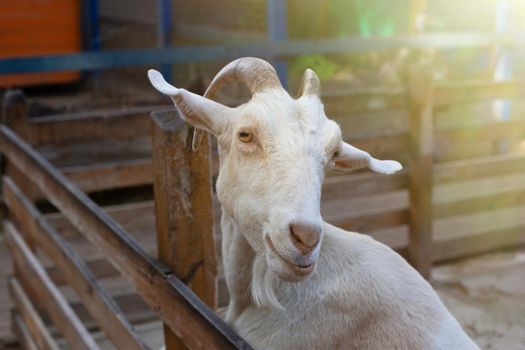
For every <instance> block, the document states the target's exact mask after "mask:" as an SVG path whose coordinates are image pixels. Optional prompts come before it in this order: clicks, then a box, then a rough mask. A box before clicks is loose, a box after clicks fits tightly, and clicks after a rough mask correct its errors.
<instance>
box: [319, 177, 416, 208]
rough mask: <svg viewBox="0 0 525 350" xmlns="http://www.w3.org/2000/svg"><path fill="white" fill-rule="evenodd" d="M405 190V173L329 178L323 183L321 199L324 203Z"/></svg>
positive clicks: (406, 179)
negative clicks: (343, 198)
mask: <svg viewBox="0 0 525 350" xmlns="http://www.w3.org/2000/svg"><path fill="white" fill-rule="evenodd" d="M405 188H408V176H407V172H406V171H401V172H399V173H396V174H393V175H389V176H384V175H382V174H376V173H371V172H366V173H362V174H348V175H339V176H329V177H327V178H326V179H325V181H324V183H323V191H322V196H321V198H322V199H323V201H325V200H331V199H334V198H341V197H356V196H362V195H372V194H377V193H382V192H390V191H397V190H401V189H405Z"/></svg>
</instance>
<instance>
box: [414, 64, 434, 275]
mask: <svg viewBox="0 0 525 350" xmlns="http://www.w3.org/2000/svg"><path fill="white" fill-rule="evenodd" d="M433 94H434V85H433V77H432V72H431V70H429V69H422V68H419V69H414V70H412V71H411V72H410V75H409V80H408V108H409V124H410V132H409V171H408V173H409V191H410V221H409V227H410V239H409V246H408V252H409V260H410V262H411V264H412V265H413V266H414V267H415V268H416V269H417V270H418V271H419V272H420V273H421V274H422V275H423V276H424V277H426V278H428V277H430V271H431V268H432V157H433V151H434V130H433V129H434V118H433V98H434V96H433Z"/></svg>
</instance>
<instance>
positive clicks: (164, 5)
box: [157, 0, 173, 81]
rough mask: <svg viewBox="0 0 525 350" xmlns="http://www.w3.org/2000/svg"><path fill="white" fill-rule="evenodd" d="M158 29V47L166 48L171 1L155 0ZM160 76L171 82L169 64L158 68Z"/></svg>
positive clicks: (169, 35)
mask: <svg viewBox="0 0 525 350" xmlns="http://www.w3.org/2000/svg"><path fill="white" fill-rule="evenodd" d="M157 14H158V27H157V33H158V38H159V47H161V48H166V47H170V45H171V32H172V21H171V0H157ZM160 70H161V72H162V74H163V75H164V76H165V77H166V79H167V80H168V81H172V80H173V76H172V75H173V72H172V68H171V64H163V65H161V66H160Z"/></svg>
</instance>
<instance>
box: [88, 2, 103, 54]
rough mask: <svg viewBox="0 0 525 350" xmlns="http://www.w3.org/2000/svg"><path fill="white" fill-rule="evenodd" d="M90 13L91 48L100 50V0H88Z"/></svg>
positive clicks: (91, 49)
mask: <svg viewBox="0 0 525 350" xmlns="http://www.w3.org/2000/svg"><path fill="white" fill-rule="evenodd" d="M88 13H89V50H90V51H94V52H98V51H100V28H99V3H98V0H88Z"/></svg>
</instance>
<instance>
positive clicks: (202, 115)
mask: <svg viewBox="0 0 525 350" xmlns="http://www.w3.org/2000/svg"><path fill="white" fill-rule="evenodd" d="M148 78H149V81H150V82H151V85H153V87H154V88H155V89H157V90H158V91H160V92H161V93H163V94H165V95H168V96H169V97H170V98H171V100H172V101H173V104H174V105H175V107H177V110H178V111H179V112H180V115H181V117H182V118H183V119H184V120H186V121H187V122H188V123H190V124H191V125H193V126H195V127H196V128H199V129H202V130H205V131H208V132H210V133H212V134H214V135H217V134H218V133H220V131H221V126H223V125H225V123H226V121H227V119H228V118H229V115H230V108H229V107H226V106H224V105H222V104H220V103H217V102H215V101H212V100H209V99H207V98H205V97H202V96H199V95H196V94H194V93H192V92H189V91H187V90H185V89H178V88H176V87H175V86H173V85H171V84H169V83H168V82H167V81H166V80H165V79H164V77H163V76H162V74H160V73H159V72H157V71H156V70H153V69H150V70H149V71H148Z"/></svg>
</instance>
